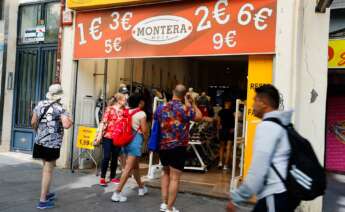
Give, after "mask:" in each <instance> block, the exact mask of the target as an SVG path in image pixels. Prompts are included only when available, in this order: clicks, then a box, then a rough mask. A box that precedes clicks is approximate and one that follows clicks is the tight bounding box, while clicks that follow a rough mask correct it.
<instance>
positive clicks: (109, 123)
mask: <svg viewBox="0 0 345 212" xmlns="http://www.w3.org/2000/svg"><path fill="white" fill-rule="evenodd" d="M123 112H124V110H123V109H116V108H115V107H114V106H109V107H107V109H106V110H105V112H104V115H103V118H102V122H103V123H104V124H105V130H104V135H103V137H105V138H108V139H112V134H113V132H114V129H115V124H116V122H117V120H119V119H121V118H122V117H123Z"/></svg>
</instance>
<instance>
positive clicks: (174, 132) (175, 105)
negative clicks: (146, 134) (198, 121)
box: [155, 100, 195, 150]
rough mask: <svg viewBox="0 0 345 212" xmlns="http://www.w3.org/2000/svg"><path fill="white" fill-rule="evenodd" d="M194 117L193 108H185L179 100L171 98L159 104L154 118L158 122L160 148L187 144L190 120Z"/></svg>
mask: <svg viewBox="0 0 345 212" xmlns="http://www.w3.org/2000/svg"><path fill="white" fill-rule="evenodd" d="M194 119H195V112H194V110H193V109H192V108H191V107H188V108H186V109H185V107H184V105H183V104H182V102H181V101H179V100H172V101H170V102H169V103H167V104H166V105H164V106H160V107H159V108H158V109H157V111H156V113H155V120H158V121H159V124H160V136H161V137H160V149H161V150H167V149H173V148H176V147H179V146H187V145H188V141H189V125H190V121H193V120H194Z"/></svg>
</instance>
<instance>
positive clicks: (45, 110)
mask: <svg viewBox="0 0 345 212" xmlns="http://www.w3.org/2000/svg"><path fill="white" fill-rule="evenodd" d="M60 100H61V99H58V100H55V101H53V102H52V103H50V104H49V105H47V106H46V107H45V108H44V111H43V113H42V115H41V116H40V117H39V119H38V121H37V125H38V124H40V123H41V121H42V120H43V118H44V116H45V115H46V113H47V112H48V110H49V108H50V107H51V106H53V104H55V103H58V102H59V101H60Z"/></svg>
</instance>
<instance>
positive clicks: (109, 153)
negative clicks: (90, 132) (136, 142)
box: [95, 93, 126, 186]
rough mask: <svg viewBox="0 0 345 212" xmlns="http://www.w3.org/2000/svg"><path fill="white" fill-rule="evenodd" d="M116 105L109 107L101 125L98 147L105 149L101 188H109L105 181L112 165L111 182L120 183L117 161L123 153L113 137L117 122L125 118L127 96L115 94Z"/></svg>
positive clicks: (98, 134)
mask: <svg viewBox="0 0 345 212" xmlns="http://www.w3.org/2000/svg"><path fill="white" fill-rule="evenodd" d="M114 97H115V103H114V104H113V105H110V106H108V107H107V109H106V111H105V113H104V115H103V118H102V122H101V123H100V125H99V128H98V133H97V138H96V142H95V143H96V145H97V144H99V143H102V147H103V160H102V167H101V178H100V180H99V184H100V185H101V186H107V181H106V180H105V177H106V173H107V169H108V166H109V162H110V161H111V165H110V177H109V181H110V182H113V183H118V180H117V179H116V178H115V175H116V169H117V159H118V156H119V153H120V151H121V148H120V147H117V146H115V145H114V144H113V140H112V135H113V131H114V129H115V124H116V121H117V120H119V119H121V118H122V116H123V112H124V108H125V105H126V96H125V95H124V94H121V93H117V94H115V96H114Z"/></svg>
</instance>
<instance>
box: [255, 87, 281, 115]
mask: <svg viewBox="0 0 345 212" xmlns="http://www.w3.org/2000/svg"><path fill="white" fill-rule="evenodd" d="M255 92H256V94H257V95H258V96H260V97H264V98H266V99H267V100H268V103H269V104H270V106H271V107H272V108H274V109H278V108H279V103H280V96H279V91H278V89H277V88H275V87H274V86H273V85H269V84H267V85H262V86H260V87H258V88H255Z"/></svg>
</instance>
